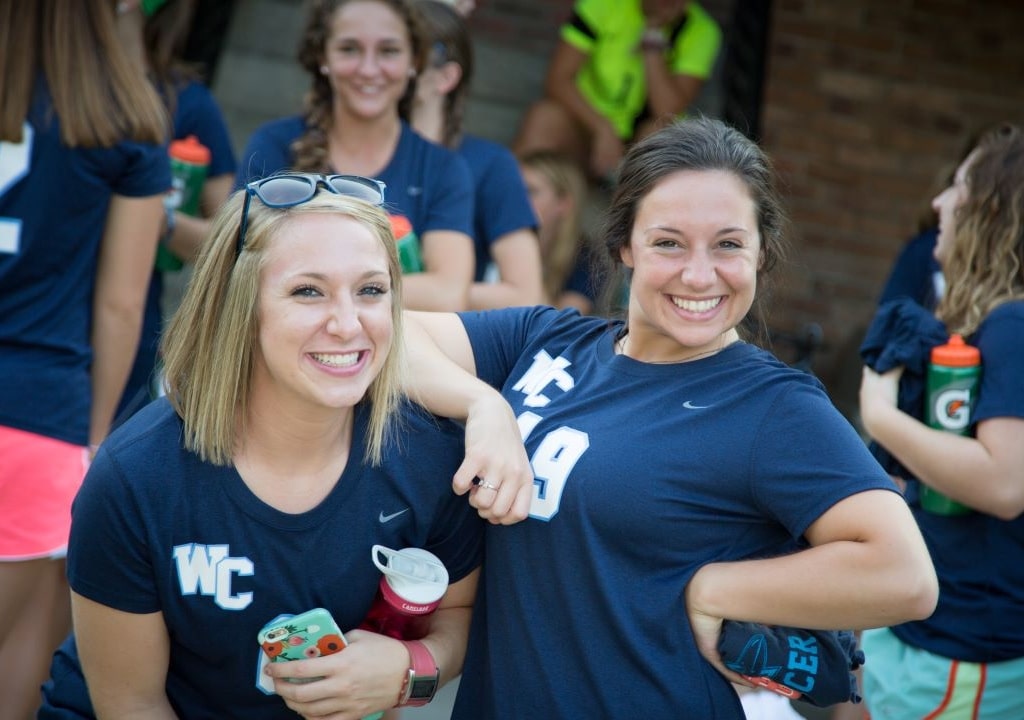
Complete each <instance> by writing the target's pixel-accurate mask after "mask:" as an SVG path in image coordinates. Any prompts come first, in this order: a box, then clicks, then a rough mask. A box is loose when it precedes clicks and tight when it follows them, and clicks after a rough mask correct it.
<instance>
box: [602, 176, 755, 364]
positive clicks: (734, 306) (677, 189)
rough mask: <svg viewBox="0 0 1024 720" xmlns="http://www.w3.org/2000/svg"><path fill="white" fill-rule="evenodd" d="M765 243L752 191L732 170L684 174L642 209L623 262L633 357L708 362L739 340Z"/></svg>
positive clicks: (658, 188) (661, 185) (659, 188)
mask: <svg viewBox="0 0 1024 720" xmlns="http://www.w3.org/2000/svg"><path fill="white" fill-rule="evenodd" d="M760 257H761V238H760V235H759V232H758V224H757V212H756V207H755V205H754V201H753V199H752V198H751V196H750V192H749V191H748V189H747V186H746V185H745V184H744V183H743V181H742V180H740V178H739V177H738V176H736V175H734V174H733V173H731V172H727V171H724V170H699V171H698V170H683V171H679V172H675V173H672V174H671V175H667V176H666V177H664V178H663V179H662V180H660V181H659V182H658V183H657V184H656V185H655V186H654V188H653V189H652V190H651V192H650V193H648V194H647V195H646V196H645V197H644V198H643V200H641V201H640V203H639V205H638V206H637V213H636V220H635V222H634V223H633V231H632V235H631V237H630V242H629V245H628V246H627V247H625V248H623V250H622V261H623V263H625V265H626V266H627V267H629V268H632V271H633V277H632V281H631V284H630V300H629V348H630V352H629V354H630V356H632V357H633V358H635V359H638V360H644V361H648V362H668V361H680V360H686V359H688V358H692V357H696V356H698V355H705V354H708V353H710V352H712V351H714V350H717V349H720V348H721V347H724V346H725V345H727V344H729V343H730V342H732V341H733V340H735V339H737V338H738V334H737V332H736V326H737V325H738V324H739V323H740V321H742V320H743V318H744V317H745V316H746V314H747V312H749V310H750V307H751V305H752V304H753V301H754V294H755V292H756V290H757V271H758V267H759V263H760Z"/></svg>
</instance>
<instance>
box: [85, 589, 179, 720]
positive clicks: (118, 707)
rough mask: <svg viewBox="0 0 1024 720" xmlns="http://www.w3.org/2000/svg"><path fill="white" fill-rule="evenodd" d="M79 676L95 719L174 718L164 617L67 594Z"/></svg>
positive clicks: (160, 614) (151, 719) (168, 643)
mask: <svg viewBox="0 0 1024 720" xmlns="http://www.w3.org/2000/svg"><path fill="white" fill-rule="evenodd" d="M71 608H72V614H73V616H74V626H75V637H76V640H77V645H78V654H79V658H80V659H81V663H82V672H83V674H84V675H85V680H86V683H87V684H88V686H89V697H90V699H91V700H92V704H93V709H94V710H95V713H96V716H97V717H101V718H102V717H110V718H125V720H130V719H131V718H139V720H143V719H145V720H161V719H172V718H176V717H177V716H176V715H175V714H174V710H173V709H172V708H171V705H170V703H169V702H168V699H167V694H166V690H165V687H166V683H167V668H168V663H169V657H170V639H169V638H168V635H167V628H166V626H165V625H164V620H163V614H162V613H159V612H157V613H148V614H135V613H127V612H122V611H120V610H115V609H113V608H110V607H107V606H106V605H102V604H100V603H97V602H94V601H92V600H90V599H88V598H86V597H84V596H82V595H79V594H77V593H74V592H73V593H72V594H71Z"/></svg>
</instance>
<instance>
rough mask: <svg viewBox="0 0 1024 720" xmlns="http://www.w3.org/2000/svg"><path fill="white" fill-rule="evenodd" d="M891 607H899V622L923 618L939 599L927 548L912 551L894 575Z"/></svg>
mask: <svg viewBox="0 0 1024 720" xmlns="http://www.w3.org/2000/svg"><path fill="white" fill-rule="evenodd" d="M894 578H895V581H894V585H893V588H894V593H895V594H896V596H897V597H895V598H893V599H894V601H895V602H894V604H893V607H898V608H900V609H901V615H903V616H904V617H902V618H901V619H900V620H899V622H908V621H912V620H924V619H925V618H927V617H929V616H930V615H931V614H932V613H933V612H935V606H936V604H937V603H938V601H939V578H938V576H937V575H936V574H935V565H933V564H932V560H931V557H930V556H929V555H928V552H927V550H922V551H920V552H916V553H914V555H913V556H912V557H910V558H908V560H907V561H905V562H904V563H901V567H900V568H899V569H898V571H897V572H896V573H895V575H894Z"/></svg>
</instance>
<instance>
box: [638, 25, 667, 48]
mask: <svg viewBox="0 0 1024 720" xmlns="http://www.w3.org/2000/svg"><path fill="white" fill-rule="evenodd" d="M640 49H641V50H656V51H658V52H664V51H665V50H668V40H666V39H665V34H664V33H663V32H662V31H661V30H660V29H658V28H646V29H645V30H644V32H643V34H642V35H641V36H640Z"/></svg>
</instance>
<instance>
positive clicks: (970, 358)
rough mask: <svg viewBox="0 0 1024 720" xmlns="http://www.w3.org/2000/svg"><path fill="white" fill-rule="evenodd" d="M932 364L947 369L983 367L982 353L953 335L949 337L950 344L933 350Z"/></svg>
mask: <svg viewBox="0 0 1024 720" xmlns="http://www.w3.org/2000/svg"><path fill="white" fill-rule="evenodd" d="M932 363H933V364H935V365H945V366H947V367H971V366H973V365H981V351H980V350H978V348H976V347H974V346H973V345H968V344H967V343H965V342H964V339H963V338H962V337H960V336H959V335H957V334H953V335H950V336H949V342H948V343H946V344H945V345H937V346H936V347H933V348H932Z"/></svg>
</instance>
